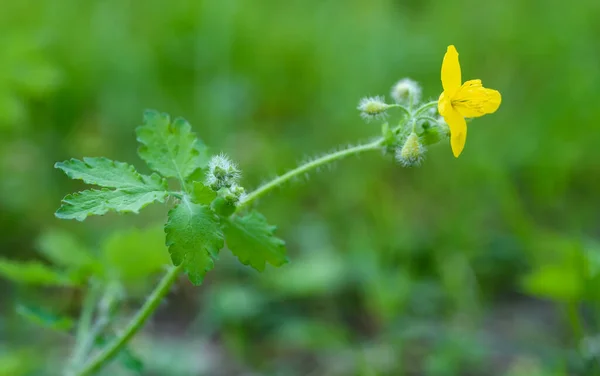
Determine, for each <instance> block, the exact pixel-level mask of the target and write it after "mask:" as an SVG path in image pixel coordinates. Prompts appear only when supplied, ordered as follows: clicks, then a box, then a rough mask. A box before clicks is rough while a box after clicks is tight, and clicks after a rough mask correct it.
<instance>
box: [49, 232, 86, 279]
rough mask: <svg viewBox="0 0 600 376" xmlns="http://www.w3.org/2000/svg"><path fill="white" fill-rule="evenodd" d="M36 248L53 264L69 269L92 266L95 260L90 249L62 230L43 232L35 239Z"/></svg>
mask: <svg viewBox="0 0 600 376" xmlns="http://www.w3.org/2000/svg"><path fill="white" fill-rule="evenodd" d="M37 249H38V251H39V252H40V253H41V254H42V255H43V256H45V257H46V258H47V259H48V260H49V261H51V262H52V263H53V264H55V265H57V266H61V267H65V268H69V269H76V270H81V269H88V268H93V267H95V264H96V262H97V260H96V259H95V258H94V256H93V254H92V253H91V250H89V249H88V248H87V247H86V246H85V245H83V244H81V242H79V240H78V239H77V238H75V237H74V236H73V235H72V234H71V233H69V232H66V231H64V230H59V229H49V230H47V231H46V232H44V233H43V234H42V235H40V237H39V238H38V240H37Z"/></svg>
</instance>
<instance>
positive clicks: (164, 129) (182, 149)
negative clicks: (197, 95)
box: [136, 110, 209, 182]
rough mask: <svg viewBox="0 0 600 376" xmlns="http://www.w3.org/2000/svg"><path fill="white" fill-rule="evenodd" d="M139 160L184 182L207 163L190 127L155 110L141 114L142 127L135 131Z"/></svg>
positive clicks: (206, 154)
mask: <svg viewBox="0 0 600 376" xmlns="http://www.w3.org/2000/svg"><path fill="white" fill-rule="evenodd" d="M136 133H137V140H138V141H139V142H140V143H141V146H140V147H139V149H138V154H139V155H140V157H141V158H142V159H143V160H144V161H146V163H147V164H148V166H150V168H151V169H153V170H155V171H158V172H159V173H160V174H161V175H163V176H166V177H172V178H177V179H179V181H181V182H184V181H185V180H186V178H187V177H189V176H190V175H191V174H192V173H193V172H194V171H196V170H198V169H200V168H204V167H206V165H207V164H208V157H209V156H208V150H207V148H206V146H205V145H204V144H203V143H202V142H201V141H200V140H198V139H197V138H196V135H195V134H194V133H193V132H192V127H191V126H190V124H189V123H188V122H187V121H186V120H184V119H182V118H177V119H175V121H173V122H171V119H170V117H169V115H167V114H165V113H162V114H161V113H159V112H157V111H151V110H149V111H146V112H145V113H144V124H143V125H141V126H139V127H138V128H137V129H136Z"/></svg>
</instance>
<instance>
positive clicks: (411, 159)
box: [396, 132, 425, 167]
mask: <svg viewBox="0 0 600 376" xmlns="http://www.w3.org/2000/svg"><path fill="white" fill-rule="evenodd" d="M424 155H425V147H424V146H423V145H422V144H421V141H420V140H419V136H417V134H416V133H415V132H412V133H411V134H410V135H409V136H408V137H407V138H406V140H405V141H404V145H402V147H401V148H398V149H396V160H397V161H398V162H400V163H401V164H402V166H404V167H413V166H418V165H419V164H420V163H421V161H422V160H423V157H424Z"/></svg>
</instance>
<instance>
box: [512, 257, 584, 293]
mask: <svg viewBox="0 0 600 376" xmlns="http://www.w3.org/2000/svg"><path fill="white" fill-rule="evenodd" d="M522 286H523V288H524V290H525V292H527V293H528V294H531V295H533V296H536V297H540V298H547V299H552V300H554V301H557V302H573V301H577V300H580V299H582V298H583V296H584V292H585V280H584V277H583V276H582V274H581V273H580V271H579V270H577V269H575V268H572V267H569V266H565V265H543V266H541V267H538V268H537V269H535V270H533V271H532V272H531V273H529V274H527V275H526V276H525V277H524V278H523V279H522Z"/></svg>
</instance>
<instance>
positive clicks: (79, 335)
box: [70, 281, 100, 368]
mask: <svg viewBox="0 0 600 376" xmlns="http://www.w3.org/2000/svg"><path fill="white" fill-rule="evenodd" d="M99 295H100V284H98V283H96V282H94V281H92V282H91V286H90V290H89V291H88V292H87V294H86V295H85V298H84V300H83V306H82V308H81V316H80V317H79V322H78V324H77V331H76V333H75V349H74V350H73V355H72V358H71V364H70V367H71V368H75V367H78V366H79V364H80V362H81V361H82V359H83V357H84V356H85V347H86V343H87V336H88V335H89V333H90V329H91V327H92V321H93V318H94V308H95V307H96V302H97V300H98V298H99Z"/></svg>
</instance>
